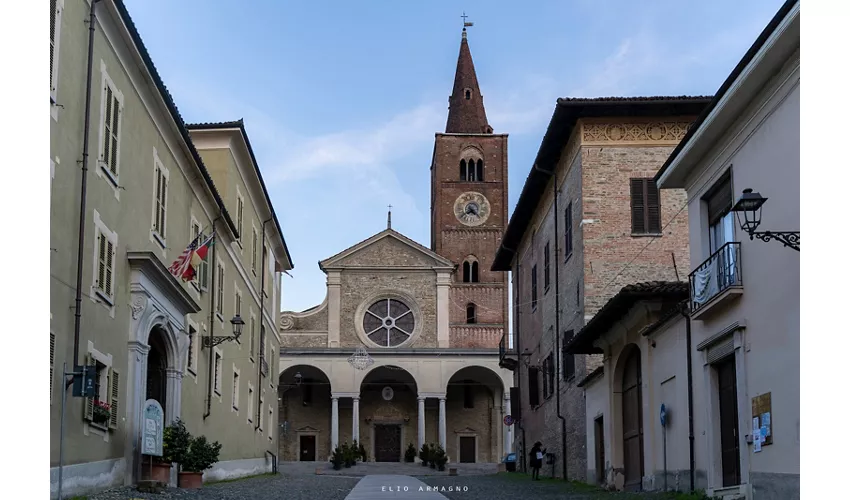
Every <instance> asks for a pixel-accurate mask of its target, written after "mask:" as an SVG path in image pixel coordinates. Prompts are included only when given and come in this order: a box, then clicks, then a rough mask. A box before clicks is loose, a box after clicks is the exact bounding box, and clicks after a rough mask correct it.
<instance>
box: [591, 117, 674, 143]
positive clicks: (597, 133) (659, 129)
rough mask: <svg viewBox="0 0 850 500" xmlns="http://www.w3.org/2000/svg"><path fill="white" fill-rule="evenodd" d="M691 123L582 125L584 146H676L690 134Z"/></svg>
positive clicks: (651, 122) (654, 122) (660, 122)
mask: <svg viewBox="0 0 850 500" xmlns="http://www.w3.org/2000/svg"><path fill="white" fill-rule="evenodd" d="M690 125H691V121H678V120H676V121H673V120H670V121H645V122H637V121H636V122H620V123H593V122H585V123H582V130H581V134H582V135H581V141H582V144H583V145H595V144H596V145H599V144H610V143H620V144H629V143H647V142H650V143H652V142H655V143H663V144H676V143H678V142H679V141H681V140H682V138H683V137H684V136H685V134H686V133H687V132H688V128H689V127H690Z"/></svg>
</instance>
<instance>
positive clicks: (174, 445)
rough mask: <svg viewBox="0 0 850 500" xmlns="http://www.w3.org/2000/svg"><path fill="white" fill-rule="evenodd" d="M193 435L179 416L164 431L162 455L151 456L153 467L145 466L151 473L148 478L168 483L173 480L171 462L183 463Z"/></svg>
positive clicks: (145, 469)
mask: <svg viewBox="0 0 850 500" xmlns="http://www.w3.org/2000/svg"><path fill="white" fill-rule="evenodd" d="M191 441H192V435H191V434H189V431H188V430H186V425H185V424H184V423H183V421H182V420H180V419H179V418H178V419H177V420H175V421H174V422H173V423H172V424H171V425H169V426H168V427H166V428H165V429H163V431H162V456H161V457H150V459H151V460H153V464H152V467H150V468H148V467H143V468H142V470H143V471H146V472H147V471H148V470H149V471H150V472H147V473H148V474H150V476H151V477H149V478H148V479H150V480H153V481H157V482H159V483H165V484H168V482H169V481H170V480H171V464H172V463H176V464H178V465H179V464H181V463H183V461H184V460H185V457H186V453H187V452H188V451H189V444H190V442H191Z"/></svg>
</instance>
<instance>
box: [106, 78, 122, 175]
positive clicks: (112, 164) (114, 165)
mask: <svg viewBox="0 0 850 500" xmlns="http://www.w3.org/2000/svg"><path fill="white" fill-rule="evenodd" d="M110 93H112V91H110ZM120 114H121V108H120V105H119V104H118V99H115V98H114V97H113V103H112V127H111V131H112V137H111V138H110V139H111V141H112V148H111V149H110V156H109V171H110V172H112V174H113V175H114V174H117V173H118V117H119V116H120Z"/></svg>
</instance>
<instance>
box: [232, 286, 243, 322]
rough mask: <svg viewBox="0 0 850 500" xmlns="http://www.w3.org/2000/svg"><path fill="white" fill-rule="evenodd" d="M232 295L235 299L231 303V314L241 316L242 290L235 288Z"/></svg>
mask: <svg viewBox="0 0 850 500" xmlns="http://www.w3.org/2000/svg"><path fill="white" fill-rule="evenodd" d="M234 295H235V298H236V301H235V303H234V304H233V314H234V315H236V316H242V292H241V291H240V290H239V289H238V288H237V289H236V293H235V294H234Z"/></svg>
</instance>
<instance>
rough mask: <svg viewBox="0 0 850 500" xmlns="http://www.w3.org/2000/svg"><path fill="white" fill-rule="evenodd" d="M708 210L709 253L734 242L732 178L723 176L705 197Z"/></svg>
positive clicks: (726, 175) (728, 175)
mask: <svg viewBox="0 0 850 500" xmlns="http://www.w3.org/2000/svg"><path fill="white" fill-rule="evenodd" d="M704 199H705V203H706V206H707V209H708V227H709V232H708V243H709V250H710V252H711V253H714V252H716V251H717V250H719V249H720V247H722V246H723V245H725V244H726V243H729V242H731V241H734V239H735V238H734V236H735V235H734V223H735V221H734V214H733V213H732V212H731V210H732V204H733V200H732V176H731V175H730V174H728V173H727V174H724V176H723V177H721V179H720V180H719V181H718V182H717V184H715V185H714V187H712V189H711V190H710V191H709V192H708V194H707V196H705V198H704Z"/></svg>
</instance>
